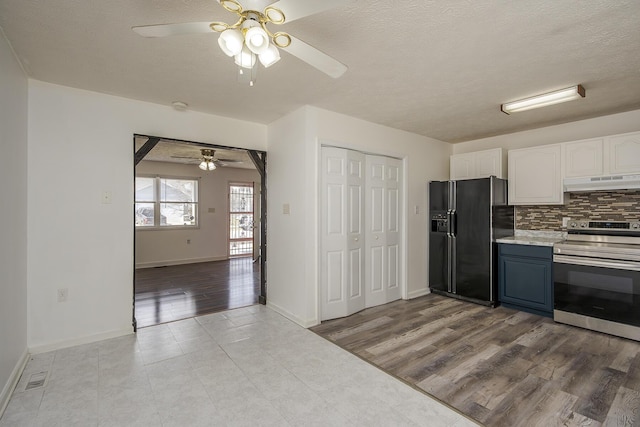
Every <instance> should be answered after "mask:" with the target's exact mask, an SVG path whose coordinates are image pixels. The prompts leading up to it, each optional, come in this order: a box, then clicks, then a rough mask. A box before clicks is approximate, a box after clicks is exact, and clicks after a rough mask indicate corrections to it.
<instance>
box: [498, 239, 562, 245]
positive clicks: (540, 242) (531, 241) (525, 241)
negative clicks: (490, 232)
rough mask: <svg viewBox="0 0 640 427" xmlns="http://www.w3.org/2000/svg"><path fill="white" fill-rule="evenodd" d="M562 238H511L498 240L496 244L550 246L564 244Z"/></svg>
mask: <svg viewBox="0 0 640 427" xmlns="http://www.w3.org/2000/svg"><path fill="white" fill-rule="evenodd" d="M563 240H564V239H562V238H554V237H534V236H511V237H502V238H500V239H496V243H507V244H511V245H529V246H550V247H552V246H553V245H554V244H555V243H558V242H562V241H563Z"/></svg>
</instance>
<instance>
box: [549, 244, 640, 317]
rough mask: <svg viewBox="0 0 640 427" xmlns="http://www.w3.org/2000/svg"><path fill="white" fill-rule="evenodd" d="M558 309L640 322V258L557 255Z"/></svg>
mask: <svg viewBox="0 0 640 427" xmlns="http://www.w3.org/2000/svg"><path fill="white" fill-rule="evenodd" d="M553 281H554V284H553V285H554V309H555V310H559V311H564V312H568V313H577V314H581V315H584V316H587V317H595V318H598V319H603V320H609V321H612V322H617V323H623V324H627V325H633V326H640V262H637V261H617V260H607V259H602V258H588V257H577V256H567V255H554V256H553Z"/></svg>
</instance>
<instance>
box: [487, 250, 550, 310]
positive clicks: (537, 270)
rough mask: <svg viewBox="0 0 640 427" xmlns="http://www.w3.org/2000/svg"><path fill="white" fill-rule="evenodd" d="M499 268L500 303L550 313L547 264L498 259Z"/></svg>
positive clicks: (508, 258)
mask: <svg viewBox="0 0 640 427" xmlns="http://www.w3.org/2000/svg"><path fill="white" fill-rule="evenodd" d="M499 265H500V268H499V271H498V275H499V288H500V289H499V292H500V302H504V303H507V304H514V305H518V306H521V307H527V308H532V309H534V310H539V311H542V312H545V313H551V312H552V311H553V303H552V301H553V299H552V295H551V281H552V280H553V278H552V275H551V265H552V264H551V262H550V261H547V260H543V259H537V258H523V257H512V256H501V257H500V261H499Z"/></svg>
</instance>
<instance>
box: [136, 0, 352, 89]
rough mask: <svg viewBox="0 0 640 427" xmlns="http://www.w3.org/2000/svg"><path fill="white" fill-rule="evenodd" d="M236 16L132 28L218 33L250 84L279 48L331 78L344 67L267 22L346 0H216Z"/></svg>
mask: <svg viewBox="0 0 640 427" xmlns="http://www.w3.org/2000/svg"><path fill="white" fill-rule="evenodd" d="M217 1H218V3H220V5H221V6H222V7H224V8H225V9H226V10H228V11H229V12H233V13H235V14H236V15H237V21H236V22H235V23H233V24H227V23H225V22H211V21H204V22H187V23H180V24H158V25H143V26H136V27H133V28H132V29H133V31H135V32H136V33H138V34H140V35H141V36H144V37H166V36H173V35H178V34H191V33H210V32H218V33H220V36H219V38H218V44H219V45H220V48H221V49H222V51H223V52H224V53H225V54H226V55H227V56H230V57H233V58H234V60H235V63H236V64H237V65H238V77H239V79H240V80H242V81H246V82H248V83H249V85H250V86H253V83H254V81H255V71H256V68H257V62H258V61H259V62H260V63H261V64H262V65H263V66H264V67H265V68H266V67H270V66H271V65H273V64H275V63H276V62H278V61H279V60H280V50H279V48H280V49H282V50H283V51H285V52H288V53H289V54H291V55H293V56H295V57H297V58H298V59H300V60H302V61H304V62H306V63H308V64H309V65H311V66H313V67H315V68H317V69H318V70H320V71H322V72H324V73H325V74H328V75H329V76H331V77H333V78H338V77H340V76H341V75H343V74H344V73H345V71H347V66H346V65H344V64H343V63H341V62H340V61H338V60H336V59H334V58H332V57H331V56H329V55H327V54H326V53H324V52H321V51H320V50H318V49H316V48H315V47H313V46H311V45H309V44H307V43H305V42H303V41H302V40H300V39H298V38H296V37H294V36H292V35H291V34H289V33H286V32H284V31H276V32H272V31H271V30H270V29H269V28H268V25H270V24H273V25H282V24H284V23H287V22H291V21H294V20H296V19H299V18H303V17H305V16H309V15H312V14H315V13H318V12H322V11H325V10H328V9H332V8H334V7H337V6H340V5H344V4H346V3H350V1H349V0H279V1H273V0H242V2H240V1H238V0H217Z"/></svg>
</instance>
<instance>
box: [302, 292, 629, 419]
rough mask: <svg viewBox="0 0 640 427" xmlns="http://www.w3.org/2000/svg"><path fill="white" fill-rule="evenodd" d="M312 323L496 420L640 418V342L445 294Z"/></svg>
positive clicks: (455, 403)
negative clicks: (476, 303)
mask: <svg viewBox="0 0 640 427" xmlns="http://www.w3.org/2000/svg"><path fill="white" fill-rule="evenodd" d="M312 330H313V331H314V332H316V333H318V334H319V335H321V336H323V337H325V338H326V339H328V340H330V341H333V342H334V343H336V344H337V345H339V346H340V347H342V348H345V349H347V350H349V351H351V352H353V353H354V354H356V355H358V356H360V357H361V358H363V359H365V360H367V361H369V362H370V363H372V364H373V365H376V366H378V367H379V368H381V369H382V370H384V371H386V372H388V373H390V374H391V375H394V376H396V377H398V378H400V379H402V380H404V381H406V382H408V383H409V384H411V385H413V386H415V387H417V388H419V389H420V390H422V391H424V392H426V393H428V394H429V395H431V396H433V397H435V398H437V399H439V400H441V401H442V402H444V403H446V404H448V405H449V406H451V407H453V408H455V409H457V410H458V411H460V412H462V413H463V414H465V415H467V416H469V417H471V418H473V419H475V420H476V421H478V422H479V423H481V424H484V425H487V426H545V427H546V426H583V425H589V426H600V425H607V426H609V425H611V426H638V425H640V343H638V342H635V341H631V340H626V339H623V338H617V337H613V336H610V335H606V334H601V333H598V332H593V331H587V330H584V329H580V328H576V327H572V326H568V325H562V324H559V323H555V322H554V321H553V320H552V319H548V318H545V317H541V316H537V315H534V314H528V313H524V312H519V311H516V310H511V309H508V308H504V307H498V308H495V309H491V308H488V307H483V306H479V305H475V304H471V303H467V302H464V301H459V300H456V299H452V298H447V297H443V296H439V295H434V294H430V295H426V296H424V297H420V298H416V299H413V300H409V301H395V302H393V303H390V304H386V305H384V306H379V307H373V308H369V309H366V310H363V311H361V312H359V313H357V314H354V315H352V316H349V317H346V318H342V319H335V320H330V321H326V322H323V323H322V324H321V325H318V326H316V327H314V328H312Z"/></svg>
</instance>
